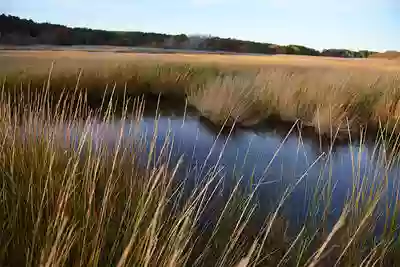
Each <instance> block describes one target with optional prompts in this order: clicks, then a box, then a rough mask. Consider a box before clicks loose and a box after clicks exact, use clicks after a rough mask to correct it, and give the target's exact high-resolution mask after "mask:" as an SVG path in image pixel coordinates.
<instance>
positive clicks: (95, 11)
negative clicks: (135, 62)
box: [0, 0, 400, 51]
mask: <svg viewBox="0 0 400 267" xmlns="http://www.w3.org/2000/svg"><path fill="white" fill-rule="evenodd" d="M0 13H7V14H12V15H16V16H20V17H24V18H31V19H33V20H35V21H40V22H44V21H47V22H52V23H58V24H64V25H69V26H84V27H90V28H99V29H106V30H128V31H129V30H130V31H152V32H163V33H173V34H175V33H186V34H211V35H213V36H220V37H234V38H240V39H245V40H255V41H261V42H270V43H277V44H302V45H306V46H310V47H313V48H316V49H323V48H349V49H355V50H359V49H370V50H377V51H384V50H400V0H329V1H324V0H301V1H298V0H247V1H246V0H186V1H184V0H168V1H166V0H158V1H155V0H113V1H110V0H82V1H81V0H1V1H0Z"/></svg>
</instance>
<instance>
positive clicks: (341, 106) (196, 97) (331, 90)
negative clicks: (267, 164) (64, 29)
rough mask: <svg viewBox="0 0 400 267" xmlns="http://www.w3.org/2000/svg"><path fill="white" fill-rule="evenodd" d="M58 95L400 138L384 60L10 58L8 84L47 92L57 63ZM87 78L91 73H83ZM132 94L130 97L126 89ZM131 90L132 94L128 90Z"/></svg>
mask: <svg viewBox="0 0 400 267" xmlns="http://www.w3.org/2000/svg"><path fill="white" fill-rule="evenodd" d="M53 60H55V66H54V68H53V72H52V88H53V92H54V91H61V89H62V88H75V84H76V81H77V80H79V84H80V86H81V88H84V89H86V90H88V93H89V95H88V97H89V98H90V99H92V100H94V99H98V100H99V101H100V99H101V97H102V96H103V89H102V88H104V86H105V85H106V84H108V85H109V87H113V86H114V85H115V86H116V90H117V91H119V92H123V91H124V90H126V91H127V93H128V94H129V95H131V96H135V95H139V94H143V93H144V94H148V93H153V94H159V93H161V94H164V95H166V96H170V97H172V98H175V99H176V101H184V100H185V98H186V97H187V100H188V103H189V104H190V105H191V106H194V107H195V108H197V109H198V110H199V111H200V112H201V113H202V114H203V115H204V116H205V117H207V118H209V119H210V120H211V121H213V122H214V123H216V124H219V125H222V124H225V123H228V124H232V123H233V122H236V123H237V124H239V125H243V126H251V125H253V124H255V123H258V122H260V121H262V120H266V119H268V118H270V117H274V118H280V119H281V120H284V121H296V120H301V121H302V122H303V124H304V125H308V126H312V127H315V129H316V130H317V132H319V133H324V134H325V133H326V134H327V133H332V131H336V130H338V129H342V130H343V131H346V132H347V130H348V129H350V131H351V132H354V133H356V134H358V132H359V130H360V127H369V128H371V129H377V128H379V125H383V126H385V128H387V129H390V130H392V129H394V130H397V129H398V127H397V121H398V119H399V116H400V103H399V101H400V91H399V90H400V89H399V88H400V87H399V86H400V80H399V75H398V73H399V71H400V65H399V64H396V63H395V62H389V61H385V60H379V59H364V60H352V59H349V60H345V59H334V58H313V57H301V56H270V57H267V56H266V57H262V56H259V57H258V56H226V55H185V54H182V55H180V54H179V55H160V54H157V55H152V54H118V53H109V52H104V53H89V52H78V51H75V52H67V51H64V52H63V51H61V52H59V51H57V52H56V51H50V52H43V51H42V52H24V51H13V52H2V53H1V54H0V62H1V64H0V65H1V69H0V71H1V73H3V75H4V76H7V81H8V84H20V83H21V82H23V83H26V82H30V83H31V86H34V87H40V86H41V84H42V83H43V81H44V80H45V79H46V77H47V75H48V71H49V67H50V66H51V63H52V61H53ZM82 70H83V71H82ZM125 87H126V89H124V88H125ZM123 89H124V90H123Z"/></svg>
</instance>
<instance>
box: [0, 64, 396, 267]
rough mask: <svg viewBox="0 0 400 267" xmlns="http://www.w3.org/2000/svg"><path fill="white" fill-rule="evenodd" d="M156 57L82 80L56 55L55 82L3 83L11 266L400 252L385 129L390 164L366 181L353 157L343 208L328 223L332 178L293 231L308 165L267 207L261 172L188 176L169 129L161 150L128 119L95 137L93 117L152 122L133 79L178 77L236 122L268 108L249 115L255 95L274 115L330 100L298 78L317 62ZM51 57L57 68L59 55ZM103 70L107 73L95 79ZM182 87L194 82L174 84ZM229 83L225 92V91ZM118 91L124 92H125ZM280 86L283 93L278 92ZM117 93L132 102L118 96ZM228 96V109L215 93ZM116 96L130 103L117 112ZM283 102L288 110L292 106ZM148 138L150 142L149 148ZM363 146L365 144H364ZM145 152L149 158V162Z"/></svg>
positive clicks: (203, 102)
mask: <svg viewBox="0 0 400 267" xmlns="http://www.w3.org/2000/svg"><path fill="white" fill-rule="evenodd" d="M56 64H58V63H56ZM61 64H62V63H61ZM152 64H153V63H150V64H149V65H146V64H144V63H143V64H141V65H134V66H133V67H132V66H124V68H123V69H118V71H117V72H116V73H113V72H111V74H112V75H111V74H110V76H107V78H105V79H101V78H102V77H103V78H104V75H102V74H103V73H100V74H99V76H90V75H89V76H85V75H87V72H85V73H80V72H79V71H77V72H76V73H69V75H71V76H70V77H75V78H74V81H75V84H74V85H73V84H72V83H70V80H60V79H61V78H60V77H61V76H57V75H65V73H64V72H62V71H65V69H61V72H59V73H57V69H56V68H57V66H56V67H55V69H54V73H53V72H50V74H51V75H48V76H49V77H48V78H47V79H45V80H44V81H43V80H42V81H41V82H42V83H44V86H43V87H38V88H37V89H35V87H33V86H34V84H35V81H32V79H31V78H32V76H29V77H28V80H30V81H31V83H30V84H29V83H26V84H21V83H16V82H15V81H17V80H18V79H20V77H19V76H18V77H13V76H8V77H11V78H15V79H16V80H11V81H8V80H7V81H5V82H4V83H3V86H2V90H1V92H0V166H1V172H0V176H1V187H0V222H1V226H0V227H1V231H2V235H1V237H0V265H2V266H221V267H222V266H240V267H245V266H376V265H377V264H380V265H383V266H396V264H398V256H396V255H398V249H397V243H396V242H395V241H396V238H397V236H396V234H397V229H398V223H397V220H396V219H397V217H396V215H397V207H398V202H397V199H396V201H395V202H394V203H392V202H390V201H388V200H387V199H386V198H385V197H384V195H385V193H386V192H387V184H388V179H389V178H388V176H387V171H388V170H389V169H390V167H391V166H392V165H393V164H394V163H395V158H392V157H388V156H387V153H386V151H385V147H384V146H382V145H381V143H380V140H379V139H378V140H377V143H376V147H375V149H374V150H373V152H372V154H373V155H371V157H373V158H375V159H376V160H377V162H378V164H377V165H378V166H380V167H382V169H383V171H381V170H380V169H379V168H378V167H377V169H376V171H375V170H372V171H371V173H372V174H373V175H374V176H373V178H374V181H373V183H372V184H371V185H369V184H367V183H364V182H363V180H360V179H359V178H360V175H362V172H361V170H360V167H359V166H360V163H359V160H360V158H358V159H357V158H352V161H354V162H352V166H353V170H354V172H353V174H352V175H353V176H352V177H348V179H352V180H351V181H353V188H352V191H351V192H350V195H349V197H348V198H347V200H346V205H344V208H343V210H342V211H341V214H342V215H341V216H340V217H339V218H338V219H337V221H334V222H333V226H332V227H329V226H328V219H327V218H328V217H329V214H330V212H329V210H330V209H329V203H330V193H331V190H332V187H331V186H332V185H330V184H329V182H327V183H325V181H329V177H322V176H321V177H320V178H319V182H318V184H320V186H316V188H315V192H314V199H313V202H312V203H311V204H314V205H316V206H318V208H321V209H322V210H323V212H322V214H320V213H318V212H314V210H313V209H310V210H311V211H310V215H309V217H310V219H309V221H306V222H304V223H303V225H302V226H301V229H296V230H295V231H290V230H289V226H288V225H290V221H288V220H287V219H285V217H284V216H283V215H282V213H281V211H282V209H283V207H284V206H285V203H286V200H287V199H288V198H289V197H290V195H291V193H292V192H293V191H294V190H295V189H296V187H297V186H298V185H299V184H301V183H302V182H303V181H304V179H305V177H306V176H307V170H306V171H305V172H304V173H303V174H302V175H301V176H300V177H298V179H297V180H295V182H294V183H293V184H289V185H288V186H287V187H286V188H285V189H284V190H283V191H282V193H281V197H279V198H278V199H277V200H276V205H274V208H273V209H272V210H271V211H261V212H260V210H259V209H258V207H259V203H258V199H257V194H258V190H259V189H260V187H261V185H262V182H263V180H262V179H261V180H259V182H257V183H255V184H253V185H252V187H251V190H249V189H248V187H247V186H244V185H245V184H244V181H245V179H247V178H246V177H240V178H239V179H236V180H234V182H233V184H232V180H233V179H232V180H231V177H226V176H224V174H223V173H222V172H221V170H222V169H221V166H218V165H215V166H212V167H211V168H210V169H209V170H207V171H206V172H204V175H203V176H202V177H201V178H202V179H200V180H199V181H198V182H196V183H195V184H194V185H193V184H192V183H193V177H190V176H189V177H178V176H177V173H178V169H179V167H180V164H182V161H178V162H174V163H173V162H171V161H170V154H169V149H170V146H171V145H173V143H172V142H169V141H168V139H167V140H166V141H165V144H164V145H163V149H162V153H156V151H155V149H156V148H155V140H156V139H157V133H156V132H155V135H154V136H153V137H152V138H151V139H150V140H141V139H140V138H139V139H138V142H135V143H133V144H129V143H127V142H126V141H128V140H127V139H129V140H131V137H125V136H124V135H123V134H122V129H121V130H120V131H118V132H119V134H118V135H117V136H115V140H116V142H115V144H113V145H112V146H111V147H110V146H109V145H108V144H106V142H100V144H99V145H96V146H94V145H93V142H92V141H93V139H94V138H96V132H95V131H93V127H92V126H93V124H94V121H96V120H98V121H101V122H102V123H104V124H106V125H107V124H108V123H110V122H112V121H114V120H117V119H118V120H121V121H130V122H131V123H130V125H136V124H138V123H139V121H140V120H141V117H142V114H143V105H145V103H143V102H142V101H140V100H138V99H137V98H136V99H133V98H131V97H130V94H132V95H134V94H135V93H136V91H130V90H137V89H135V88H132V89H130V87H129V86H128V85H130V84H131V83H136V84H135V85H140V86H142V87H140V88H139V89H140V90H149V89H151V90H154V92H164V91H163V90H165V89H166V88H167V87H165V85H166V84H168V85H169V86H172V85H175V86H176V85H177V84H178V85H179V86H180V87H178V88H176V87H175V88H174V87H173V86H172V87H171V88H169V87H168V90H171V92H173V93H175V94H177V95H179V94H186V95H187V97H188V98H187V99H188V101H189V102H190V103H192V104H193V105H194V106H196V107H197V108H198V109H199V110H200V111H202V108H203V109H204V111H203V112H205V113H206V112H210V113H211V115H207V116H210V118H212V117H211V116H214V113H212V112H213V111H214V110H217V111H218V112H219V113H220V114H221V116H223V117H224V118H225V117H226V118H228V119H229V118H230V117H231V118H232V121H233V122H235V121H240V120H242V121H243V122H245V121H246V122H247V121H249V119H250V118H253V117H255V115H253V113H250V112H252V111H253V110H254V107H257V108H259V107H263V106H264V105H265V104H266V103H268V101H270V105H269V106H268V110H267V111H266V110H265V108H261V109H260V110H257V112H260V113H261V115H259V114H256V115H257V116H264V112H265V113H267V112H268V114H274V113H275V112H281V113H282V115H283V114H286V115H287V116H292V115H293V114H301V116H303V117H304V118H305V119H306V118H313V119H314V115H315V114H313V113H312V112H310V110H311V111H312V109H311V108H310V106H309V105H307V101H310V100H311V99H314V98H315V99H316V100H318V101H322V100H323V99H324V98H323V92H318V91H311V92H310V90H309V89H307V90H306V89H304V88H306V87H301V88H302V90H301V91H299V90H297V91H295V92H292V91H291V88H292V87H290V86H296V85H298V84H303V83H306V84H307V82H309V80H308V79H307V78H308V77H309V76H307V75H311V74H315V72H314V71H317V70H311V71H310V70H308V69H306V70H305V71H306V73H303V72H300V74H297V73H296V74H293V73H292V74H290V73H288V72H286V71H284V70H275V69H272V70H263V72H253V70H251V71H250V72H246V73H242V72H240V73H236V72H235V71H233V72H231V73H228V74H226V73H220V72H219V70H218V71H214V70H211V71H210V70H208V69H202V68H200V69H196V68H194V69H193V68H191V67H187V66H182V65H179V64H178V65H176V66H173V67H166V66H164V65H161V66H158V67H157V68H156V69H155V70H154V65H152ZM79 66H80V67H83V66H82V65H79ZM167 66H170V65H167ZM42 67H43V70H46V69H47V66H42ZM37 70H38V68H37ZM176 70H185V71H186V72H183V73H181V72H176ZM133 71H137V73H133ZM246 71H247V70H246ZM302 71H304V70H302ZM307 71H310V72H311V73H309V72H307ZM318 71H320V70H318ZM47 73H48V72H47ZM89 73H90V72H89ZM132 73H133V74H132ZM318 73H320V72H318ZM200 74H201V75H200ZM41 75H44V74H41ZM213 75H214V76H213ZM238 75H239V76H238ZM241 75H249V76H241ZM296 75H299V76H296ZM342 75H345V73H343V74H342ZM8 77H7V78H8ZM97 77H99V79H100V82H98V81H97V84H96V86H95V87H90V86H93V84H94V82H95V81H94V79H95V78H96V79H97ZM144 77H145V78H144ZM210 77H212V79H210ZM271 77H272V78H271ZM313 77H314V76H313ZM334 77H336V76H334ZM22 78H24V77H22ZM39 78H40V79H42V78H43V76H40V77H39V76H38V79H39ZM117 78H120V79H122V80H121V81H119V80H116V79H117ZM236 79H238V80H236ZM265 79H267V80H268V79H270V80H268V81H270V82H271V83H273V86H275V87H270V85H268V84H267V85H265V83H264V81H265ZM371 79H372V80H374V79H373V78H371ZM19 81H24V79H21V80H19ZM53 81H54V82H55V84H53V83H52V82H53ZM249 81H251V82H249ZM335 81H336V80H335ZM357 81H358V82H360V81H361V80H360V79H358V80H357ZM101 82H105V83H108V84H109V85H110V87H112V88H113V89H112V88H111V89H109V90H111V92H113V93H112V94H113V96H112V97H110V98H109V102H108V101H105V99H104V98H102V97H103V92H104V87H105V84H103V87H100V84H101ZM115 82H119V83H121V84H120V86H121V87H118V88H117V87H114V86H113V83H115ZM193 82H195V83H193ZM320 82H322V80H320ZM38 84H39V83H38ZM311 84H314V83H311ZM83 85H85V87H82V86H83ZM155 85H157V86H155ZM282 85H285V86H284V87H282ZM346 85H347V83H346ZM8 86H11V87H8ZM57 86H60V87H57ZM70 86H71V88H69V87H70ZM97 86H99V87H97ZM160 86H161V87H160ZM163 86H164V87H163ZM185 86H188V87H187V88H186V87H185ZM193 86H194V87H193ZM271 86H272V85H271ZM64 87H65V88H64ZM244 88H246V90H244ZM270 88H272V89H270ZM273 88H275V89H273ZM282 88H284V90H283V89H282ZM307 88H308V87H307ZM315 88H317V87H315ZM338 88H339V89H337V90H338V92H336V93H337V94H338V95H339V96H341V95H340V93H343V90H344V89H340V88H341V87H338ZM347 88H349V87H347ZM177 89H181V90H182V92H175V91H174V90H177ZM220 89H221V90H222V92H223V94H217V93H218V92H219V91H218V90H220ZM247 89H248V90H247ZM56 90H58V91H56ZM118 90H122V93H121V94H117V92H118ZM157 90H158V91H157ZM208 90H210V91H208ZM229 90H237V91H234V92H230V91H229ZM269 90H270V91H269ZM371 90H372V89H371ZM93 93H94V94H100V97H99V98H100V103H101V104H100V105H99V106H98V108H93V107H91V106H90V105H88V103H89V97H90V94H93ZM278 93H279V94H278ZM196 94H198V95H196ZM226 94H228V96H229V97H227V95H226ZM268 94H272V95H271V96H266V95H268ZM302 94H303V95H302ZM238 95H239V96H240V97H238ZM213 96H218V97H213ZM117 98H122V99H123V100H122V101H120V99H118V101H117ZM243 99H244V101H243ZM338 99H340V98H339V97H337V98H335V100H338ZM225 100H227V102H228V104H227V103H225V102H224V101H225ZM210 101H211V103H210ZM212 101H214V102H212ZM241 101H243V102H244V103H242V102H241ZM288 101H289V102H288ZM295 101H296V102H295ZM129 102H131V103H132V106H133V107H134V108H133V111H132V113H130V112H128V109H127V107H128V106H129V105H128V104H129ZM218 102H219V103H220V104H221V105H222V108H221V106H219V105H218V104H216V103H218ZM249 103H251V105H249ZM260 103H261V104H260ZM325 103H326V102H325ZM116 104H118V105H120V107H121V109H122V111H121V114H120V115H118V117H117V115H116V113H115V108H116V107H115V105H116ZM230 104H231V105H230ZM278 107H280V108H283V107H285V109H284V110H280V111H279V109H277V108H278ZM339 108H340V107H339ZM349 112H351V110H350V111H349ZM357 112H358V111H357ZM129 114H133V115H132V116H131V115H129ZM349 114H351V113H349ZM217 115H218V114H217ZM244 115H246V116H244ZM282 117H283V116H282ZM350 118H351V117H350ZM290 119H294V117H293V118H290ZM213 120H215V121H218V120H220V119H219V118H218V117H217V118H215V119H213ZM231 123H232V122H231ZM133 127H134V126H133ZM155 127H157V125H155ZM293 127H295V125H294V126H293ZM76 128H79V129H81V130H80V131H79V135H77V137H76V141H77V142H68V140H69V139H67V140H64V139H62V136H64V135H65V134H66V133H69V132H74V129H76ZM132 130H133V132H134V130H135V129H134V128H133V129H132ZM100 140H101V139H100ZM362 140H363V139H362V138H361V142H362ZM142 141H143V142H147V143H148V144H149V147H150V149H149V150H146V149H145V145H144V143H142ZM283 142H284V140H283ZM359 149H360V151H359V153H360V154H361V153H362V147H360V148H359ZM278 150H279V148H278ZM143 152H145V153H144V154H143ZM221 153H223V152H221ZM276 153H278V151H277V152H276ZM140 155H142V156H144V160H145V161H144V162H145V164H142V163H143V160H140V159H141V158H140V157H141V156H140ZM275 155H276V154H275ZM322 156H327V157H330V156H331V155H329V153H328V155H321V156H320V157H318V158H317V159H316V160H315V162H318V160H320V159H321V157H322ZM272 160H273V159H272ZM272 160H271V161H272ZM315 162H314V163H315ZM314 163H311V164H310V166H309V168H311V167H312V166H313V164H314ZM268 166H269V165H268ZM267 168H268V167H267ZM326 179H327V180H326ZM230 183H231V184H230ZM229 184H230V186H228V185H229ZM271 186H275V185H271ZM274 188H275V187H274ZM393 205H394V206H393ZM393 207H394V208H393ZM319 214H320V215H319ZM260 216H261V217H260ZM379 217H382V218H386V221H385V226H384V230H385V231H384V233H383V234H382V235H379V238H378V239H375V238H374V234H373V232H374V230H375V227H376V225H377V221H378V220H377V218H379Z"/></svg>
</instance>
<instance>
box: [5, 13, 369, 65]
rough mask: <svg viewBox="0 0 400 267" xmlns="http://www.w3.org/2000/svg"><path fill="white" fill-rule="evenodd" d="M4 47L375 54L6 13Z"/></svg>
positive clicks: (327, 54) (326, 54) (339, 54)
mask: <svg viewBox="0 0 400 267" xmlns="http://www.w3.org/2000/svg"><path fill="white" fill-rule="evenodd" d="M288 34H289V33H288ZM0 44H6V45H36V44H46V45H112V46H140V47H153V48H173V49H189V50H205V51H224V52H234V53H260V54H294V55H312V56H333V57H346V58H365V57H368V56H370V55H371V54H374V53H375V52H372V51H367V50H362V51H351V50H347V49H325V50H323V51H318V50H316V49H313V48H309V47H305V46H302V45H277V44H271V43H260V42H253V41H245V40H237V39H231V38H219V37H213V36H199V35H192V36H188V35H185V34H180V35H170V34H162V33H152V32H137V31H134V32H125V31H124V32H123V31H105V30H93V29H88V28H71V27H67V26H63V25H57V24H51V23H37V22H34V21H32V20H28V19H23V18H19V17H16V16H12V15H6V14H2V15H0Z"/></svg>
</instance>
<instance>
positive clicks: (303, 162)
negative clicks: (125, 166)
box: [74, 112, 400, 224]
mask: <svg viewBox="0 0 400 267" xmlns="http://www.w3.org/2000/svg"><path fill="white" fill-rule="evenodd" d="M90 127H92V128H93V129H95V130H92V131H91V134H92V135H94V136H92V137H93V140H94V142H95V143H96V142H99V143H100V142H102V143H104V142H105V143H107V144H110V145H111V146H112V145H115V143H116V142H118V140H119V137H120V136H121V137H122V138H123V139H124V145H126V144H127V143H132V144H133V143H135V142H138V140H139V139H140V140H146V142H145V145H144V146H145V149H144V150H142V153H143V156H146V155H147V152H148V151H150V147H151V146H152V144H153V146H154V147H155V151H156V154H157V153H160V151H162V150H163V148H164V147H165V143H166V142H167V143H168V144H169V146H168V150H169V152H168V155H169V158H170V164H171V165H172V166H173V165H174V163H175V162H178V160H179V159H180V158H182V159H183V164H182V166H181V167H180V172H179V174H178V175H182V176H185V177H187V178H188V179H201V178H202V177H204V175H205V173H207V171H208V170H209V169H211V168H215V166H218V169H219V174H220V175H222V176H225V177H227V178H228V179H227V180H226V182H229V181H231V182H232V183H234V181H236V180H237V179H238V178H239V177H242V179H243V180H244V181H246V182H247V184H248V186H249V187H255V186H256V185H257V184H259V186H258V190H259V191H258V192H259V194H258V195H259V203H260V204H259V205H260V206H261V207H263V206H265V209H266V210H269V211H270V210H271V208H273V207H274V206H276V203H277V202H278V201H279V198H280V196H281V195H282V193H283V192H284V190H285V189H286V188H287V187H288V186H295V189H294V191H293V192H292V193H291V194H290V196H289V198H288V199H287V200H286V202H285V205H284V209H283V210H284V212H285V213H286V214H285V216H286V217H289V218H290V219H291V222H295V223H299V224H302V222H303V221H304V218H305V216H306V214H309V212H310V210H309V209H310V205H309V204H310V202H312V203H317V204H318V203H319V204H321V205H323V204H324V203H326V202H327V201H329V202H330V207H329V209H330V210H329V212H330V214H331V216H332V218H333V221H334V220H335V219H336V218H338V216H340V213H341V210H342V208H343V205H344V203H345V201H346V199H347V198H348V197H349V196H350V194H351V193H352V191H353V189H355V191H354V192H359V191H360V190H368V189H369V188H372V187H373V186H376V185H377V184H381V183H383V181H388V183H387V184H386V186H385V188H386V189H385V196H386V197H388V199H392V200H393V197H392V196H393V195H395V193H396V192H397V177H400V173H399V168H397V165H396V164H394V165H393V167H392V168H390V169H388V168H387V167H386V166H387V164H385V157H386V155H387V154H388V151H385V149H383V146H376V145H375V143H374V142H372V143H369V142H367V141H365V142H360V141H359V140H354V141H353V142H344V143H342V144H334V145H329V144H328V145H327V144H326V142H323V141H322V140H320V139H318V138H316V136H315V135H313V136H311V137H310V136H308V135H305V134H304V133H302V131H300V130H299V129H298V127H296V125H289V126H287V127H276V126H273V125H265V127H263V128H262V129H240V128H236V129H234V130H232V131H230V130H225V131H223V132H220V131H219V130H218V129H216V128H214V127H213V126H212V125H210V124H209V123H208V122H207V121H205V120H204V119H202V118H201V117H200V116H198V115H196V114H189V115H188V114H184V113H179V112H178V113H176V114H175V113H174V112H166V113H164V114H163V112H161V115H158V116H155V115H154V114H153V113H150V114H145V115H144V116H142V117H141V119H140V120H138V121H137V120H129V119H127V120H114V121H112V122H108V123H105V122H96V121H94V122H93V123H92V124H91V126H90ZM74 131H75V133H76V134H77V136H78V135H79V131H80V130H79V129H75V130H74ZM152 140H153V142H152ZM145 163H146V161H144V162H143V164H145ZM386 177H389V178H388V179H386ZM235 179H236V180H235ZM361 187H362V188H364V189H361ZM322 188H325V190H322Z"/></svg>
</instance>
